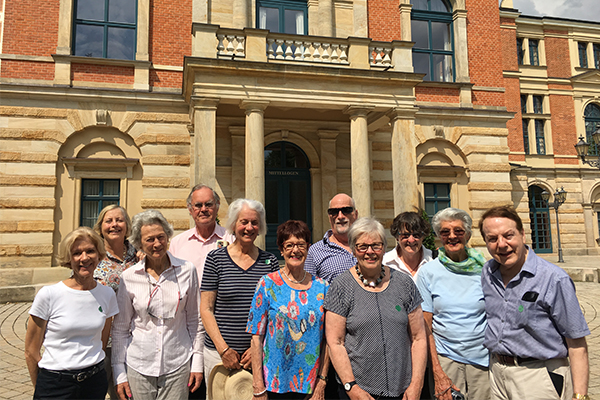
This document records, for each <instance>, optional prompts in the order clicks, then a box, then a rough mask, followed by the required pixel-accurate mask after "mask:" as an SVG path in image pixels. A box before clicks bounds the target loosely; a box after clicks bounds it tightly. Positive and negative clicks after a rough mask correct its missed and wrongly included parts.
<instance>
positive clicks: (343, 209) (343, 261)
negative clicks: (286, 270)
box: [304, 193, 358, 283]
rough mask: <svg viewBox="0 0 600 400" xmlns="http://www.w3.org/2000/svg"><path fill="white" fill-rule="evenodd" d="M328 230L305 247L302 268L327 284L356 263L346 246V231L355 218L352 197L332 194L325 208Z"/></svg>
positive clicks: (355, 211) (356, 215) (355, 213)
mask: <svg viewBox="0 0 600 400" xmlns="http://www.w3.org/2000/svg"><path fill="white" fill-rule="evenodd" d="M327 214H328V215H329V224H330V226H331V229H330V230H328V231H327V232H326V233H325V236H323V239H321V240H319V241H318V242H316V243H315V244H313V245H312V246H310V248H309V249H308V256H307V257H306V263H305V264H304V269H305V270H306V272H308V273H310V274H311V275H313V276H318V277H319V278H322V279H325V280H327V281H328V282H329V283H331V281H332V280H333V279H334V278H335V277H336V276H338V275H339V274H341V273H342V272H345V271H347V270H348V269H350V267H353V266H354V265H355V264H356V258H355V257H354V256H353V255H352V252H351V251H350V247H349V246H348V231H349V230H350V227H351V226H352V224H353V223H354V221H356V218H358V211H357V210H356V206H355V205H354V200H353V199H352V197H350V196H348V195H347V194H344V193H339V194H336V195H335V196H333V198H332V199H331V201H330V202H329V208H328V209H327Z"/></svg>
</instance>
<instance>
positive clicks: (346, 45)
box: [192, 23, 413, 72]
mask: <svg viewBox="0 0 600 400" xmlns="http://www.w3.org/2000/svg"><path fill="white" fill-rule="evenodd" d="M192 34H193V51H192V56H194V57H204V58H227V57H231V58H243V59H245V60H248V61H258V62H275V63H311V64H316V63H319V64H330V65H335V66H338V67H343V68H354V69H375V70H381V69H384V70H386V71H387V70H392V71H401V72H413V68H412V45H413V43H412V42H406V41H393V42H379V41H377V42H376V41H373V40H371V39H369V38H357V37H348V38H346V39H341V38H334V37H324V36H309V35H290V34H284V33H273V32H270V31H268V30H264V29H254V28H245V29H229V28H221V27H220V26H218V25H210V24H200V23H194V24H193V26H192Z"/></svg>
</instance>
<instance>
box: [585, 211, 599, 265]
mask: <svg viewBox="0 0 600 400" xmlns="http://www.w3.org/2000/svg"><path fill="white" fill-rule="evenodd" d="M583 224H584V227H585V242H586V247H587V248H588V249H595V248H596V238H595V236H596V232H597V231H596V230H595V229H594V209H593V208H592V205H591V204H589V203H588V204H583ZM588 254H591V253H588Z"/></svg>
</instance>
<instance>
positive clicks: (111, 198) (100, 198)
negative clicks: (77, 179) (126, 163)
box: [79, 178, 121, 227]
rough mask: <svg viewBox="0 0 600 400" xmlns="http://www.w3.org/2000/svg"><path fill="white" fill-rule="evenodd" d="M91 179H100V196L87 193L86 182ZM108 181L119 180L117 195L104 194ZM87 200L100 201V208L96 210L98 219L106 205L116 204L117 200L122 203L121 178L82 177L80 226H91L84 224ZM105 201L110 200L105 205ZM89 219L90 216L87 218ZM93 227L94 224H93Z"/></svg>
mask: <svg viewBox="0 0 600 400" xmlns="http://www.w3.org/2000/svg"><path fill="white" fill-rule="evenodd" d="M89 181H98V182H99V189H98V191H99V193H98V196H89V195H87V196H86V195H85V184H86V182H89ZM106 182H117V183H118V184H117V187H118V194H116V195H112V196H108V195H106V196H105V195H104V194H103V192H104V184H105V183H106ZM85 201H97V202H98V209H97V212H96V219H97V218H98V215H99V214H100V211H102V209H103V208H104V207H106V206H107V205H110V204H115V203H114V202H115V201H116V204H117V205H120V204H121V179H114V178H106V179H105V178H82V179H81V196H80V198H79V210H80V211H79V224H80V226H89V225H84V215H83V210H84V207H83V203H84V202H85ZM104 202H110V203H108V204H106V205H104ZM86 219H88V218H86ZM94 223H95V220H94ZM92 227H93V224H92Z"/></svg>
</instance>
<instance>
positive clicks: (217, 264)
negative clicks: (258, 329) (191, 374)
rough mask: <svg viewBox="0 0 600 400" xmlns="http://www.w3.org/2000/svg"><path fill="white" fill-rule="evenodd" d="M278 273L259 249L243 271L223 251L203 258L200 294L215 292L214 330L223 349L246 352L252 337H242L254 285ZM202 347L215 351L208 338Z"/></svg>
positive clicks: (273, 259)
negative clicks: (222, 340) (224, 345)
mask: <svg viewBox="0 0 600 400" xmlns="http://www.w3.org/2000/svg"><path fill="white" fill-rule="evenodd" d="M278 269H279V262H278V261H277V257H275V256H274V255H273V254H271V253H267V252H266V251H263V250H261V249H259V250H258V258H257V259H256V262H255V263H254V264H253V265H252V266H251V267H250V268H248V269H247V270H244V269H242V268H240V267H239V266H238V265H237V264H236V263H235V262H234V261H233V260H232V259H231V257H230V256H229V252H228V251H227V247H223V248H221V249H217V250H213V251H211V252H210V253H208V256H206V262H205V263H204V276H203V278H202V285H201V289H200V290H201V291H202V292H217V298H216V299H215V307H214V315H215V319H216V320H217V326H218V327H219V331H220V332H221V336H223V339H224V340H225V342H226V343H227V346H229V347H230V348H232V349H234V350H235V351H237V352H238V353H240V354H241V353H243V352H244V351H246V350H248V348H249V347H250V340H251V339H252V335H251V334H250V333H246V324H247V322H248V313H249V312H250V306H251V304H252V298H253V297H254V291H255V290H256V284H257V283H258V281H259V279H260V278H261V277H263V276H264V275H267V274H269V273H271V272H274V271H277V270H278ZM204 344H205V345H206V346H207V347H208V348H210V349H215V344H214V343H213V341H212V339H211V338H210V335H206V336H205V337H204Z"/></svg>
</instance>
